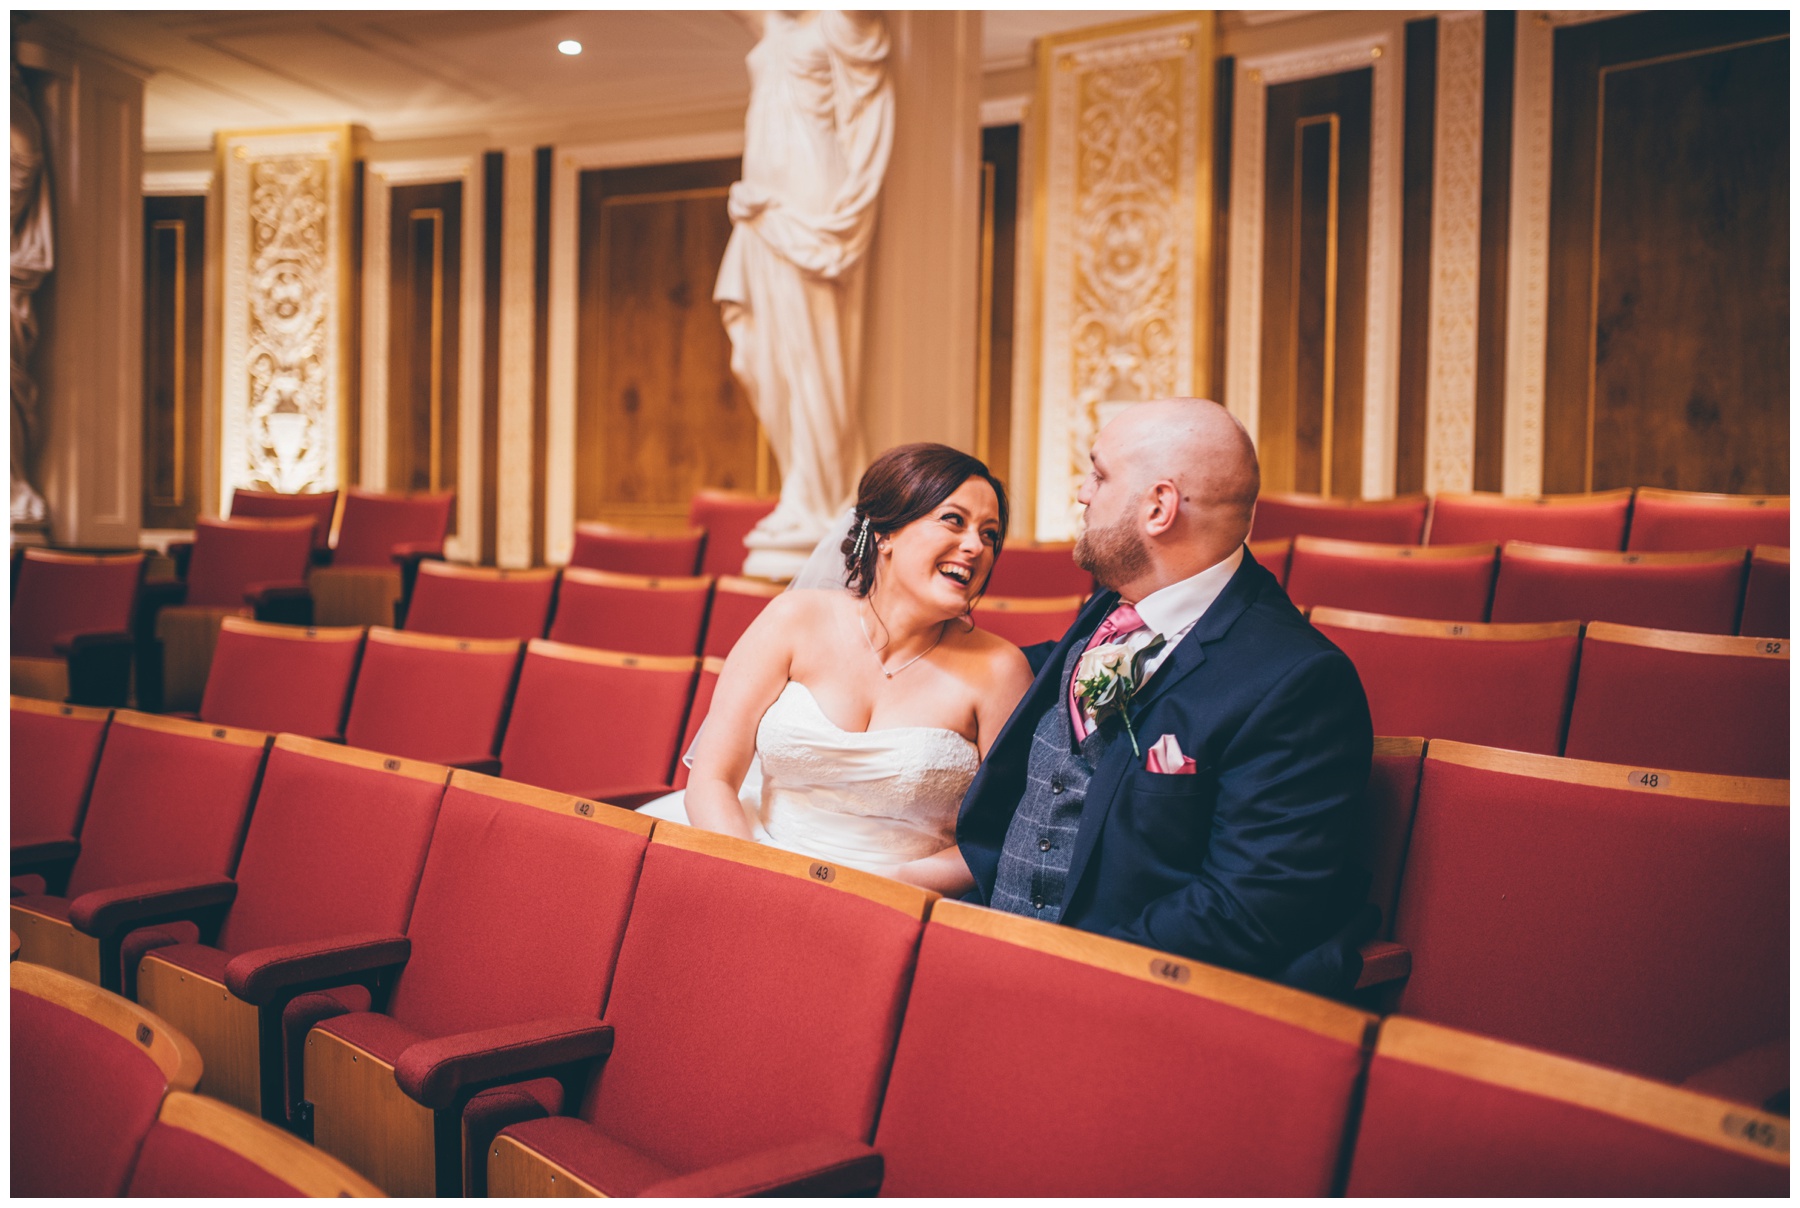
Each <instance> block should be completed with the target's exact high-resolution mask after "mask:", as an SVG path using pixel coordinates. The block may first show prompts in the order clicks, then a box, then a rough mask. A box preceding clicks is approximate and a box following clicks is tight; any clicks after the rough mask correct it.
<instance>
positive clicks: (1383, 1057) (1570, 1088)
mask: <svg viewBox="0 0 1800 1208" xmlns="http://www.w3.org/2000/svg"><path fill="white" fill-rule="evenodd" d="M1646 1005H1647V1004H1646ZM1787 1138H1788V1122H1787V1120H1786V1119H1784V1118H1782V1117H1779V1116H1773V1115H1769V1114H1766V1113H1763V1112H1758V1111H1751V1110H1748V1109H1746V1108H1744V1107H1741V1106H1739V1105H1738V1104H1735V1103H1729V1102H1726V1101H1724V1100H1721V1099H1714V1098H1710V1097H1708V1096H1705V1095H1698V1094H1695V1093H1694V1092H1692V1091H1687V1090H1679V1089H1677V1088H1675V1087H1671V1086H1663V1085H1661V1084H1659V1083H1655V1082H1651V1081H1649V1080H1647V1079H1643V1078H1636V1077H1633V1076H1631V1075H1629V1074H1621V1073H1619V1072H1617V1071H1615V1070H1608V1069H1602V1068H1600V1067H1598V1066H1593V1065H1586V1064H1584V1063H1582V1062H1579V1061H1571V1060H1570V1059H1568V1058H1566V1057H1557V1056H1553V1055H1552V1054H1549V1053H1540V1052H1536V1051H1534V1050H1532V1049H1526V1048H1520V1047H1518V1046H1517V1045H1511V1044H1507V1043H1505V1042H1503V1041H1499V1040H1492V1039H1489V1038H1488V1037H1485V1036H1471V1035H1469V1034H1467V1033H1465V1032H1456V1031H1452V1030H1451V1029H1449V1028H1441V1027H1435V1026H1433V1025H1432V1024H1428V1023H1421V1022H1419V1021H1418V1020H1413V1019H1402V1018H1399V1017H1398V1016H1396V1017H1392V1018H1389V1019H1387V1020H1386V1021H1384V1022H1383V1023H1382V1025H1381V1036H1380V1038H1379V1040H1378V1041H1377V1042H1376V1045H1375V1057H1374V1060H1373V1061H1372V1062H1371V1063H1370V1065H1369V1083H1368V1090H1367V1092H1366V1093H1365V1095H1364V1098H1363V1109H1362V1122H1361V1124H1360V1125H1359V1126H1358V1128H1357V1137H1356V1155H1355V1158H1354V1159H1353V1161H1352V1164H1351V1167H1350V1182H1349V1187H1348V1194H1349V1195H1351V1196H1357V1197H1367V1196H1381V1197H1390V1198H1391V1197H1401V1196H1404V1197H1407V1198H1413V1197H1424V1196H1431V1197H1434V1198H1441V1197H1450V1196H1457V1197H1465V1196H1480V1197H1484V1198H1485V1197H1489V1196H1508V1197H1523V1196H1533V1197H1540V1196H1541V1197H1556V1198H1566V1197H1572V1196H1584V1197H1586V1196H1617V1197H1625V1196H1630V1197H1632V1198H1634V1199H1635V1198H1647V1197H1663V1196H1709V1197H1710V1196H1786V1195H1787V1190H1788V1152H1787V1151H1788V1146H1787Z"/></svg>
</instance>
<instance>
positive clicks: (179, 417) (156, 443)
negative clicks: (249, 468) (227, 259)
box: [143, 196, 224, 529]
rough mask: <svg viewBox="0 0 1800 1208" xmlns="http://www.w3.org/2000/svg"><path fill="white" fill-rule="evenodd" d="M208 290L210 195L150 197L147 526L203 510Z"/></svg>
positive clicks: (186, 520) (183, 521)
mask: <svg viewBox="0 0 1800 1208" xmlns="http://www.w3.org/2000/svg"><path fill="white" fill-rule="evenodd" d="M205 290H206V198H205V197H203V196H202V197H146V198H144V475H143V484H144V485H143V496H144V499H143V506H144V527H145V528H171V529H188V528H193V527H194V519H195V517H196V516H198V515H199V512H200V484H201V473H202V470H203V468H204V467H203V464H202V463H203V462H204V460H205V457H204V451H203V450H202V448H201V427H200V420H201V414H200V411H201V407H202V405H203V395H202V383H201V372H200V370H201V363H202V362H201V358H202V357H203V356H204V355H205V352H204V344H203V340H204V334H203V333H204V331H205V325H204V322H203V316H204V314H205V308H206V298H205ZM221 502H224V501H221Z"/></svg>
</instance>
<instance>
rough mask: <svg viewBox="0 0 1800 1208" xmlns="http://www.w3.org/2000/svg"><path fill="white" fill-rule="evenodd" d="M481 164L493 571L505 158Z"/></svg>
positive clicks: (484, 433) (488, 545)
mask: <svg viewBox="0 0 1800 1208" xmlns="http://www.w3.org/2000/svg"><path fill="white" fill-rule="evenodd" d="M481 162H482V200H483V203H484V204H483V206H482V210H481V213H482V220H483V222H484V224H485V229H484V230H483V231H482V243H481V292H482V299H483V302H482V311H481V315H482V330H481V555H480V556H481V564H482V565H483V566H492V565H494V563H495V561H496V559H495V551H496V549H497V548H498V542H499V528H500V308H501V301H500V272H501V251H502V247H503V244H504V243H505V238H504V231H505V225H504V222H505V217H506V152H504V151H489V152H488V153H487V154H485V155H483V156H482V157H481Z"/></svg>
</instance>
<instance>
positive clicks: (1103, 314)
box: [1022, 13, 1213, 541]
mask: <svg viewBox="0 0 1800 1208" xmlns="http://www.w3.org/2000/svg"><path fill="white" fill-rule="evenodd" d="M1038 71H1039V85H1038V94H1039V95H1038V103H1037V106H1036V109H1037V123H1036V124H1037V130H1036V139H1035V141H1036V145H1037V188H1036V189H1035V194H1036V207H1035V210H1036V213H1035V215H1034V218H1035V234H1036V241H1037V249H1038V258H1039V259H1038V267H1039V273H1038V280H1039V281H1040V283H1041V284H1040V290H1041V304H1040V306H1039V308H1038V315H1039V316H1040V318H1039V324H1040V327H1039V332H1038V337H1039V338H1038V356H1037V377H1038V383H1037V386H1038V391H1037V397H1038V410H1037V422H1038V430H1037V441H1036V444H1037V464H1036V484H1035V498H1036V503H1037V508H1036V523H1035V526H1034V528H1035V531H1034V536H1035V537H1036V538H1037V539H1038V540H1040V541H1058V540H1066V539H1067V538H1069V537H1071V536H1073V535H1074V531H1075V519H1076V513H1077V505H1076V503H1075V491H1076V488H1077V486H1078V485H1079V484H1080V481H1081V479H1082V477H1083V476H1084V475H1085V474H1086V473H1087V455H1088V446H1089V445H1090V444H1091V443H1092V442H1093V438H1094V434H1095V432H1097V431H1098V430H1099V428H1100V426H1101V425H1102V424H1104V423H1105V422H1106V421H1107V420H1108V419H1110V418H1111V417H1112V415H1113V414H1115V413H1116V412H1117V411H1118V409H1119V408H1120V407H1122V406H1125V405H1128V404H1130V403H1133V402H1139V401H1143V400H1146V399H1153V398H1161V397H1167V396H1170V395H1191V394H1193V393H1195V392H1196V390H1197V389H1198V388H1199V386H1200V384H1201V383H1203V382H1204V381H1205V380H1206V369H1207V365H1206V357H1207V340H1206V332H1207V331H1208V330H1209V328H1210V324H1211V319H1210V314H1209V301H1210V293H1209V286H1208V282H1209V281H1210V280H1211V275H1210V272H1209V271H1208V265H1209V264H1210V262H1211V250H1212V249H1211V242H1212V240H1211V208H1212V183H1211V181H1212V126H1213V95H1212V94H1213V83H1212V73H1213V22H1212V16H1211V14H1209V13H1182V14H1172V15H1170V16H1166V17H1154V18H1150V19H1147V20H1142V21H1132V22H1127V23H1122V24H1118V25H1107V26H1099V27H1095V28H1090V29H1085V30H1078V31H1075V32H1073V33H1067V34H1060V35H1057V36H1055V37H1049V38H1043V39H1040V40H1039V42H1038ZM1022 397H1025V398H1029V397H1030V394H1029V392H1028V391H1027V392H1024V393H1022Z"/></svg>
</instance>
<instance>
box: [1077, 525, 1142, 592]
mask: <svg viewBox="0 0 1800 1208" xmlns="http://www.w3.org/2000/svg"><path fill="white" fill-rule="evenodd" d="M1075 565H1076V566H1079V567H1080V568H1081V569H1082V570H1085V571H1087V572H1088V573H1089V574H1091V575H1093V576H1094V578H1096V579H1098V580H1099V581H1100V586H1102V587H1104V588H1107V589H1109V590H1117V589H1118V586H1119V584H1121V583H1129V582H1131V581H1132V580H1133V579H1135V578H1137V577H1138V576H1139V575H1141V574H1143V573H1144V572H1145V571H1147V570H1149V569H1150V544H1149V542H1147V541H1145V540H1144V535H1143V534H1142V533H1140V532H1138V530H1137V526H1136V525H1134V524H1132V522H1131V517H1130V516H1125V517H1123V518H1121V519H1120V520H1118V521H1116V522H1114V523H1113V524H1110V525H1108V526H1107V527H1105V528H1095V527H1094V526H1093V525H1091V524H1090V525H1088V526H1087V527H1086V528H1084V529H1082V530H1081V536H1079V537H1077V538H1076V539H1075Z"/></svg>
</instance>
